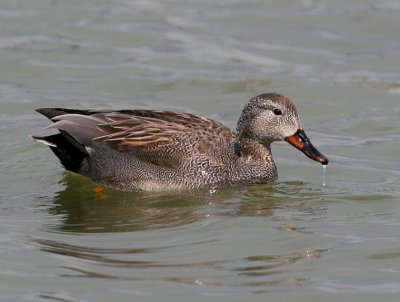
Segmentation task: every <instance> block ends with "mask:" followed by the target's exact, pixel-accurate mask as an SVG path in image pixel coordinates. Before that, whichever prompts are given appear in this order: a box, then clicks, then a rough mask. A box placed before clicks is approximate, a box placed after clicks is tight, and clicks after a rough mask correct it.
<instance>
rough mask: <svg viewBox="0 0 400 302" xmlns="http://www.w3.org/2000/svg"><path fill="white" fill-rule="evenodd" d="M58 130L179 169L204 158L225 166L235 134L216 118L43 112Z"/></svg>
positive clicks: (149, 112) (95, 111)
mask: <svg viewBox="0 0 400 302" xmlns="http://www.w3.org/2000/svg"><path fill="white" fill-rule="evenodd" d="M38 111H39V112H41V113H42V114H44V115H46V116H47V117H49V118H51V119H52V120H53V121H54V122H55V123H54V124H52V125H51V126H50V127H49V128H56V129H59V130H60V131H61V133H64V134H65V135H66V136H67V138H69V139H71V138H73V139H74V140H75V144H78V145H80V146H81V148H82V147H84V148H85V149H87V147H93V149H95V145H96V143H98V142H103V143H105V144H107V145H108V146H109V147H111V148H112V149H114V150H116V151H117V152H129V153H131V154H132V155H133V156H135V157H136V158H138V159H139V160H141V161H144V162H148V163H151V164H155V165H159V166H164V167H169V168H176V167H178V166H179V165H181V164H183V163H184V162H186V161H188V160H193V159H195V158H199V159H200V158H201V160H203V161H204V160H206V161H208V162H210V163H211V164H213V165H220V164H222V163H223V162H224V155H225V154H226V153H227V152H224V151H226V150H224V149H226V148H227V147H228V146H230V145H229V144H230V143H231V142H232V141H233V140H234V138H235V134H234V133H233V132H232V131H231V130H230V129H229V128H228V127H226V126H225V125H223V124H222V123H220V122H217V121H215V120H212V119H209V118H205V117H201V116H197V115H194V114H189V113H176V112H170V111H154V110H110V109H90V110H74V109H63V108H54V109H49V108H47V109H40V110H38Z"/></svg>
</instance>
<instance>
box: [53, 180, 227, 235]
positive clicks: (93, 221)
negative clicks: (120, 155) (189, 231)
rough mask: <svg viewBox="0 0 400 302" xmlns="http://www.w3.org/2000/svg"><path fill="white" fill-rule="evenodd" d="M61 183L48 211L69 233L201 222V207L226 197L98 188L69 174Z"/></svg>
mask: <svg viewBox="0 0 400 302" xmlns="http://www.w3.org/2000/svg"><path fill="white" fill-rule="evenodd" d="M63 183H64V185H65V189H64V190H62V191H61V192H58V193H57V195H56V197H55V198H54V207H53V208H52V209H51V211H50V212H51V213H52V214H55V215H61V216H63V217H64V219H63V223H62V225H61V226H59V229H60V230H62V231H69V232H128V231H138V230H146V229H154V228H167V227H173V226H178V225H183V224H188V223H192V222H195V221H198V220H201V219H204V218H205V217H206V215H205V214H204V213H202V212H201V210H202V209H203V208H204V206H206V205H207V204H210V203H214V202H216V201H218V200H222V199H223V198H224V197H223V196H224V195H225V194H226V192H225V191H221V192H218V194H209V193H207V192H204V193H201V194H200V193H199V194H196V193H179V194H178V193H148V192H139V193H135V192H123V191H117V190H114V189H108V188H105V189H103V188H102V189H99V187H97V186H96V185H95V184H94V183H92V182H90V181H88V180H86V179H84V178H83V177H81V176H77V175H74V174H71V173H68V172H66V173H65V177H64V179H63Z"/></svg>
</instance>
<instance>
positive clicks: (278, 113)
mask: <svg viewBox="0 0 400 302" xmlns="http://www.w3.org/2000/svg"><path fill="white" fill-rule="evenodd" d="M272 112H273V113H274V114H275V115H282V111H281V110H280V109H274V110H272Z"/></svg>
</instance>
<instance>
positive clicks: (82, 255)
mask: <svg viewBox="0 0 400 302" xmlns="http://www.w3.org/2000/svg"><path fill="white" fill-rule="evenodd" d="M207 243H209V242H202V243H201V244H207ZM35 245H36V246H38V247H39V249H40V250H42V251H44V252H50V253H54V254H58V255H63V256H67V257H73V258H76V259H79V260H82V261H90V262H91V263H95V266H93V270H90V269H85V268H82V267H76V266H72V265H71V266H65V267H63V268H64V269H66V270H67V271H68V273H65V274H64V275H63V276H64V277H87V278H106V279H118V280H129V281H140V280H149V279H151V280H152V281H157V280H158V281H168V282H175V283H183V284H194V285H213V286H232V287H235V286H239V285H240V286H244V287H266V286H268V287H270V286H283V285H285V286H287V285H296V286H299V285H302V284H303V283H304V282H305V281H307V280H306V279H305V278H292V277H288V278H283V277H282V276H281V275H282V274H284V273H288V269H289V268H288V266H289V265H291V264H295V263H297V262H299V261H305V260H310V259H314V258H319V257H320V256H321V255H322V254H323V253H324V252H325V251H326V250H318V249H315V250H305V251H298V252H293V253H290V254H281V255H257V256H249V257H244V258H238V259H223V260H215V261H204V262H192V263H184V262H183V263H181V262H176V263H167V262H163V261H157V260H156V261H143V260H135V258H138V259H140V258H141V255H143V254H151V253H158V252H160V250H162V249H173V248H176V246H174V247H163V248H160V249H156V248H154V249H151V248H149V249H104V248H87V247H80V246H74V245H69V244H61V243H59V242H55V241H51V240H35ZM124 258H126V259H124ZM99 266H100V268H102V267H109V268H110V267H111V268H114V269H118V268H119V269H123V270H126V269H129V270H132V269H134V270H135V269H136V270H138V271H139V272H142V274H135V273H130V274H129V276H123V275H121V274H120V273H121V271H120V270H101V272H99ZM193 269H195V270H208V271H210V276H213V275H216V276H218V275H219V274H220V273H221V272H231V273H234V275H236V276H243V277H245V278H244V279H239V281H232V280H231V281H230V280H229V279H230V278H227V279H221V278H217V277H210V276H209V277H208V278H206V279H204V280H200V279H198V278H190V277H180V276H184V275H186V274H187V272H190V271H191V270H193ZM144 270H149V271H152V270H156V271H157V276H152V277H150V278H149V277H148V276H146V274H143V272H144ZM171 272H173V273H172V275H171ZM133 276H135V277H133ZM247 277H248V278H247ZM249 278H250V279H249ZM252 279H254V280H252ZM238 282H239V283H238Z"/></svg>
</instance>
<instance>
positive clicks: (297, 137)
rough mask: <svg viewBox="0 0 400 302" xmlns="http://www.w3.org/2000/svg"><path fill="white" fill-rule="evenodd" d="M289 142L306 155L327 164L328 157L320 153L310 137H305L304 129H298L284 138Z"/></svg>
mask: <svg viewBox="0 0 400 302" xmlns="http://www.w3.org/2000/svg"><path fill="white" fill-rule="evenodd" d="M285 141H287V142H288V143H289V144H291V145H292V146H293V147H295V148H297V149H299V150H300V151H301V152H303V153H304V154H305V155H306V156H307V157H309V158H311V159H313V160H315V161H318V162H320V163H321V164H323V165H327V164H328V162H329V160H328V158H327V157H326V156H325V155H323V154H322V153H320V152H319V151H318V150H317V149H316V148H315V147H314V146H313V145H312V144H311V142H310V139H309V138H308V137H307V135H306V133H305V132H304V130H302V129H299V130H297V132H296V133H295V134H294V135H292V136H288V137H286V138H285Z"/></svg>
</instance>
